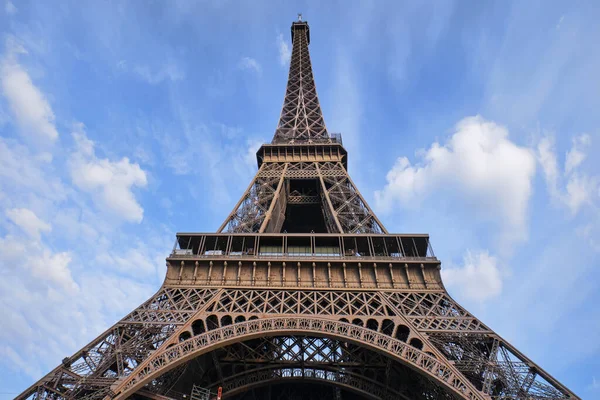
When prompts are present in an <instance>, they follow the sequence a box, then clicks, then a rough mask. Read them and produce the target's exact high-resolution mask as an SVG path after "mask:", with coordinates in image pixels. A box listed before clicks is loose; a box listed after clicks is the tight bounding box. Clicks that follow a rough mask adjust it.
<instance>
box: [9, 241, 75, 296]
mask: <svg viewBox="0 0 600 400" xmlns="http://www.w3.org/2000/svg"><path fill="white" fill-rule="evenodd" d="M0 254H1V256H0V261H1V263H2V264H3V265H4V266H5V267H8V268H10V267H11V266H12V269H13V270H14V269H18V268H20V267H24V268H25V269H26V270H27V271H28V272H29V273H30V274H31V276H32V277H34V278H37V279H39V280H40V282H49V283H54V284H56V285H58V286H59V287H60V288H61V289H64V290H67V291H68V292H69V293H73V292H76V291H78V290H79V287H78V285H77V284H76V283H75V281H74V280H73V277H72V276H71V270H70V268H69V264H70V263H71V255H70V254H69V253H68V252H60V253H53V252H52V251H51V250H50V249H48V248H46V247H45V246H44V245H43V244H42V243H41V242H39V241H36V240H33V241H32V240H23V239H22V238H18V237H13V236H10V235H8V236H5V237H3V238H0Z"/></svg>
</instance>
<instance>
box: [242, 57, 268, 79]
mask: <svg viewBox="0 0 600 400" xmlns="http://www.w3.org/2000/svg"><path fill="white" fill-rule="evenodd" d="M238 67H239V68H240V69H248V70H251V71H254V72H256V73H257V74H259V75H260V73H261V72H262V67H261V65H260V64H259V62H258V61H256V60H255V59H254V58H252V57H243V58H242V59H241V60H240V62H239V63H238Z"/></svg>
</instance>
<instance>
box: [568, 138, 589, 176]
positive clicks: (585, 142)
mask: <svg viewBox="0 0 600 400" xmlns="http://www.w3.org/2000/svg"><path fill="white" fill-rule="evenodd" d="M591 142H592V138H591V137H590V135H588V134H583V135H581V136H578V137H576V138H575V139H573V147H571V150H569V151H568V152H567V157H566V161H565V174H568V173H570V172H571V171H573V170H574V169H575V168H577V167H579V165H581V163H582V162H583V161H584V160H585V158H586V153H585V149H586V148H587V147H589V145H590V143H591Z"/></svg>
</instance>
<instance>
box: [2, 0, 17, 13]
mask: <svg viewBox="0 0 600 400" xmlns="http://www.w3.org/2000/svg"><path fill="white" fill-rule="evenodd" d="M4 11H6V14H8V15H14V14H16V13H17V11H18V9H17V7H15V5H14V4H13V3H12V2H11V1H10V0H8V1H7V2H6V4H5V5H4Z"/></svg>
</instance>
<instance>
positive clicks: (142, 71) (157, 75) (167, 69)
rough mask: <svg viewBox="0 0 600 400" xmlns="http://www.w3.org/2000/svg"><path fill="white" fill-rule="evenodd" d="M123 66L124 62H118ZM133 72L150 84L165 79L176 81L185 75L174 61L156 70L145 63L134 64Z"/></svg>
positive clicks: (155, 83)
mask: <svg viewBox="0 0 600 400" xmlns="http://www.w3.org/2000/svg"><path fill="white" fill-rule="evenodd" d="M125 66H126V63H125V62H123V61H121V62H120V63H119V67H121V68H124V67H125ZM133 72H134V73H135V74H136V75H137V76H139V77H140V78H142V79H143V80H144V81H146V82H148V83H149V84H151V85H157V84H159V83H161V82H163V81H165V80H169V81H171V82H176V81H180V80H182V79H183V78H184V77H185V74H184V73H183V71H182V70H181V68H180V67H179V66H178V65H177V64H175V63H168V64H165V65H163V66H162V67H160V68H159V69H158V70H152V69H151V68H150V67H148V66H147V65H136V66H135V67H134V68H133Z"/></svg>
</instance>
